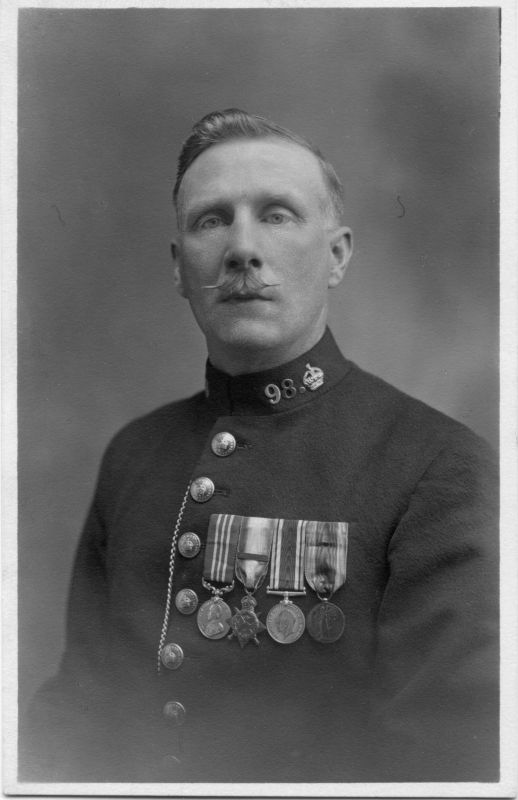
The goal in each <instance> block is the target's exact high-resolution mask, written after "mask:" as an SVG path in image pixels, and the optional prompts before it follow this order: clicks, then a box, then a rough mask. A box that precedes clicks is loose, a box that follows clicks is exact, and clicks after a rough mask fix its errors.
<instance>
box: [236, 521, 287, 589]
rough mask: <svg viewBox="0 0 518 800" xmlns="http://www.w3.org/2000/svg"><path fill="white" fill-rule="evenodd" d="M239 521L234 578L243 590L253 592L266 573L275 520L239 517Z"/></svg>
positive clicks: (275, 524)
mask: <svg viewBox="0 0 518 800" xmlns="http://www.w3.org/2000/svg"><path fill="white" fill-rule="evenodd" d="M240 519H241V530H240V533H239V545H238V552H237V556H236V576H237V577H238V578H239V580H240V581H241V582H242V584H243V586H244V587H245V589H248V591H251V592H255V590H256V589H257V588H258V587H259V586H260V585H261V583H262V582H263V580H264V577H265V575H266V573H267V572H268V564H269V562H270V551H271V549H272V539H273V533H274V530H275V528H276V526H277V520H276V519H265V518H264V517H240Z"/></svg>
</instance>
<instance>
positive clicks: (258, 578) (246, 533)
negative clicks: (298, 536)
mask: <svg viewBox="0 0 518 800" xmlns="http://www.w3.org/2000/svg"><path fill="white" fill-rule="evenodd" d="M275 525H276V520H273V519H264V518H262V517H241V526H240V528H241V529H240V532H239V544H238V550H237V555H236V576H237V578H238V579H239V580H240V581H241V583H242V584H243V586H244V587H245V592H246V595H245V597H243V599H242V600H241V608H240V609H238V608H234V612H235V613H234V615H233V616H232V619H231V620H230V627H231V628H232V632H231V633H230V635H229V637H228V638H229V639H232V638H233V637H234V636H235V637H236V639H237V640H238V642H239V644H240V646H241V648H243V647H244V646H245V644H247V643H248V642H254V644H259V639H258V638H257V635H258V634H259V633H261V632H262V631H264V630H265V628H266V626H265V625H264V624H263V623H262V622H261V620H260V619H259V614H260V613H261V612H259V613H256V612H255V607H256V606H257V601H256V599H255V597H253V594H254V592H255V591H256V590H257V589H258V588H259V586H260V585H261V583H262V582H263V580H264V578H265V576H266V573H267V572H268V564H269V562H270V550H271V547H272V538H273V531H274V526H275Z"/></svg>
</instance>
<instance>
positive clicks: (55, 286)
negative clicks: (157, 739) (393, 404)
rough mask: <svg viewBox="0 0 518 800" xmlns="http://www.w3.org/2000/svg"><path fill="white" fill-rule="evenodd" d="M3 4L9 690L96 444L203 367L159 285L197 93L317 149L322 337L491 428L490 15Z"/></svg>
mask: <svg viewBox="0 0 518 800" xmlns="http://www.w3.org/2000/svg"><path fill="white" fill-rule="evenodd" d="M19 22H20V26H19V45H20V54H19V93H20V106H19V148H20V149H19V155H20V160H19V279H18V280H19V335H20V343H19V392H20V395H19V423H20V433H19V452H20V465H19V477H20V527H19V583H20V596H19V621H20V642H19V654H20V661H19V664H20V691H21V700H22V702H23V703H25V702H26V699H27V698H28V697H29V696H30V694H31V693H32V692H33V690H34V689H35V688H36V686H37V685H38V684H39V683H41V681H42V680H44V679H45V678H46V677H48V676H49V675H50V674H52V673H53V672H54V670H55V669H56V667H57V664H58V660H59V656H60V653H61V649H62V645H63V626H64V609H65V600H66V593H67V587H68V581H69V574H70V569H71V563H72V558H73V554H74V551H75V548H76V544H77V539H78V536H79V532H80V528H81V525H82V521H83V518H84V515H85V513H86V508H87V505H88V503H89V502H90V499H91V495H92V491H93V486H94V481H95V476H96V472H97V467H98V463H99V459H100V457H101V454H102V451H103V449H104V447H105V446H106V444H107V442H108V440H109V439H110V437H111V436H112V435H113V433H114V432H115V431H116V430H117V429H118V428H119V427H120V426H121V425H123V424H124V423H125V422H126V421H128V420H129V419H130V418H132V417H134V416H136V415H139V414H142V413H145V412H146V411H148V410H150V409H152V408H153V407H155V406H157V405H160V404H162V403H166V402H168V401H170V400H172V399H175V398H179V397H181V396H185V395H188V394H190V393H193V392H195V391H197V390H198V389H199V388H201V386H202V381H203V370H204V359H205V348H204V342H203V340H202V338H201V335H200V334H199V332H198V331H197V329H196V327H195V323H194V322H193V320H192V319H191V316H190V311H189V307H188V305H187V304H186V302H185V301H184V300H182V299H181V298H180V297H179V296H177V295H176V293H175V290H174V288H173V284H172V270H171V264H170V259H169V241H170V237H171V234H172V230H173V216H172V208H171V203H170V193H171V189H172V185H173V183H174V174H175V159H176V155H177V153H178V150H179V147H180V145H181V142H182V140H183V139H184V138H185V137H186V136H187V134H188V131H189V128H190V126H191V125H192V123H193V122H194V121H196V120H197V119H198V118H199V117H200V116H202V115H203V114H205V113H207V112H208V111H211V110H213V109H216V108H224V107H228V106H241V107H244V108H246V109H248V110H250V111H254V112H257V113H261V114H264V115H266V116H270V117H272V118H273V119H275V120H276V121H278V122H280V123H281V124H284V125H287V126H288V127H291V128H293V129H294V130H295V131H297V132H299V133H302V134H303V135H305V136H306V137H308V138H310V139H311V140H313V141H315V142H316V143H317V144H318V145H319V146H320V147H321V148H322V149H323V151H324V152H325V154H326V155H327V156H328V157H329V159H330V160H331V161H332V162H333V163H334V165H335V167H336V169H337V171H338V172H339V174H340V175H341V176H342V178H343V180H344V183H345V190H346V201H347V209H348V220H347V221H348V223H349V224H350V225H351V226H352V228H353V231H354V234H355V243H356V249H355V255H354V257H353V260H352V264H351V266H350V269H349V272H348V275H347V277H346V281H345V283H344V284H343V285H342V286H341V287H340V288H339V289H337V290H335V291H334V292H333V296H332V311H331V326H332V329H333V331H334V333H335V336H336V338H337V340H338V342H339V344H340V346H341V347H342V349H343V351H344V352H345V354H346V355H347V356H348V357H350V358H352V359H353V360H355V361H357V362H359V363H360V364H361V366H363V367H364V368H365V369H368V370H370V371H372V372H374V373H376V374H378V375H380V376H382V377H384V378H385V379H386V380H388V381H390V382H391V383H393V384H395V385H396V386H398V387H400V388H401V389H403V390H405V391H407V392H408V393H410V394H412V395H413V396H415V397H418V398H421V399H423V400H425V401H426V402H428V403H430V404H431V405H433V406H435V407H436V408H439V409H441V410H442V411H444V412H446V413H448V414H450V415H452V416H454V417H456V418H457V419H459V420H461V421H462V422H465V423H466V424H468V425H469V426H471V427H472V428H474V429H475V430H476V431H477V432H478V433H480V434H481V435H483V436H485V437H486V438H488V439H489V440H490V441H492V442H493V443H494V444H496V441H497V429H498V416H497V415H498V383H497V368H498V363H497V357H498V341H497V333H498V205H497V204H498V102H499V97H498V69H499V63H498V60H499V17H498V10H497V9H484V8H478V9H477V8H464V9H455V8H450V9H439V8H433V9H404V8H401V9H395V8H392V9H383V8H382V9H370V10H367V9H340V8H338V9H304V10H302V9H292V10H281V9H270V10H266V9H259V10H250V9H243V10H228V9H217V10H216V9H213V10H179V9H166V10H158V9H146V10H99V9H95V10H71V9H66V10H41V9H40V10H35V9H25V10H22V11H21V12H20V15H19ZM403 209H404V213H403ZM173 525H174V520H171V526H172V527H173ZM158 633H159V632H158V631H157V635H158ZM35 654H37V657H36V656H35Z"/></svg>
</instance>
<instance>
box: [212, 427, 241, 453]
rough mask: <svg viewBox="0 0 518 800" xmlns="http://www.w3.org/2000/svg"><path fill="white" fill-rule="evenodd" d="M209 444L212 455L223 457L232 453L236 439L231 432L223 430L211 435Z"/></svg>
mask: <svg viewBox="0 0 518 800" xmlns="http://www.w3.org/2000/svg"><path fill="white" fill-rule="evenodd" d="M210 446H211V449H212V452H213V453H214V455H216V456H219V457H220V458H225V456H230V455H232V453H233V452H234V450H235V449H236V440H235V438H234V437H233V436H232V434H231V433H228V432H227V431H223V432H222V433H217V434H216V435H215V436H214V437H213V439H212V442H211V443H210Z"/></svg>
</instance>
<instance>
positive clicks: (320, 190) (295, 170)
mask: <svg viewBox="0 0 518 800" xmlns="http://www.w3.org/2000/svg"><path fill="white" fill-rule="evenodd" d="M178 203H179V235H178V239H177V241H176V242H175V243H173V257H174V260H175V266H176V279H177V283H178V288H179V291H180V292H181V294H182V295H184V296H185V297H187V298H188V300H189V302H190V304H191V307H192V310H193V313H194V315H195V317H196V320H197V322H198V324H199V326H200V328H201V330H202V331H203V333H204V335H205V338H206V340H207V345H208V350H209V355H210V356H211V360H212V361H213V363H214V364H215V365H216V366H221V367H222V368H225V366H226V365H227V363H226V362H227V361H228V356H229V354H230V355H232V354H234V355H235V354H239V353H240V354H241V355H242V356H244V355H245V354H248V355H249V356H252V357H253V359H254V360H253V363H251V365H250V370H249V371H252V370H253V369H255V368H256V366H257V362H260V361H261V357H262V358H263V360H264V363H265V365H269V366H274V365H275V363H282V361H284V360H289V359H290V358H295V357H296V356H298V355H300V354H301V353H303V352H304V351H305V350H307V349H309V348H310V347H312V346H313V345H314V344H315V343H316V342H317V341H318V339H319V338H320V336H321V335H322V333H323V331H324V328H325V322H326V318H327V294H328V288H329V287H330V286H335V285H337V284H338V283H339V282H340V281H341V279H342V277H343V274H344V272H345V267H346V265H347V261H348V259H349V256H350V231H349V229H347V228H340V227H338V225H337V223H336V222H335V221H334V219H333V215H332V212H331V209H330V203H329V199H328V195H327V192H326V186H325V183H324V178H323V175H322V172H321V168H320V164H319V162H318V160H317V159H316V158H315V156H314V155H313V154H312V153H311V152H309V151H308V150H306V149H305V148H303V147H300V146H299V145H297V144H294V143H293V144H292V143H290V142H284V141H282V140H280V139H276V138H264V139H237V140H231V141H227V142H223V143H221V144H218V145H214V146H213V147H210V148H209V149H208V150H206V151H205V152H203V153H202V154H201V155H200V156H198V158H197V159H196V160H195V161H194V162H193V164H192V165H191V166H190V167H189V169H188V170H187V172H186V173H185V176H184V178H183V181H182V184H181V187H180V193H179V197H178ZM207 287H220V288H207Z"/></svg>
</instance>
